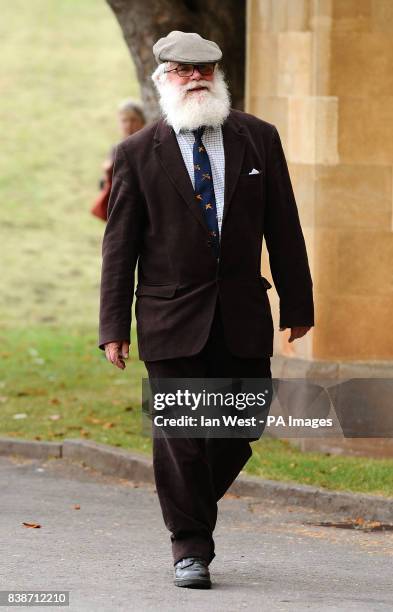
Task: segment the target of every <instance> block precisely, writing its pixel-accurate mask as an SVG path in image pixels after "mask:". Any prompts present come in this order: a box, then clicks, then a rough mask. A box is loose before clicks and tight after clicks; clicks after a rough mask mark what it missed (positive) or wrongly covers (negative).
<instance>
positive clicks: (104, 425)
mask: <svg viewBox="0 0 393 612" xmlns="http://www.w3.org/2000/svg"><path fill="white" fill-rule="evenodd" d="M114 426H115V423H104V424H103V426H102V429H112V427H114Z"/></svg>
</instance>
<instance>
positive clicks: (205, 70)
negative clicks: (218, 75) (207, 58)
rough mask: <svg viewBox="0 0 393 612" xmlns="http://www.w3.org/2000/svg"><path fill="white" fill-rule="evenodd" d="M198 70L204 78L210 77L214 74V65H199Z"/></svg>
mask: <svg viewBox="0 0 393 612" xmlns="http://www.w3.org/2000/svg"><path fill="white" fill-rule="evenodd" d="M197 68H198V70H199V72H200V73H201V74H202V75H203V76H208V75H210V74H213V72H214V64H198V65H197Z"/></svg>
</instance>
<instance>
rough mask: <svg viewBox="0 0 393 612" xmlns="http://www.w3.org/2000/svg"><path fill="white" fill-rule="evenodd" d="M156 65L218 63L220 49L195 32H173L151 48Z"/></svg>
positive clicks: (220, 53) (220, 54) (220, 55)
mask: <svg viewBox="0 0 393 612" xmlns="http://www.w3.org/2000/svg"><path fill="white" fill-rule="evenodd" d="M153 53H154V57H155V58H156V61H157V64H159V63H160V62H182V63H183V64H202V63H205V62H206V63H209V62H218V61H219V60H220V59H221V58H222V51H221V49H220V47H219V46H218V45H217V44H216V43H215V42H213V41H212V40H206V38H202V36H200V35H199V34H196V33H195V32H180V31H179V30H173V31H172V32H169V34H168V35H167V36H164V38H160V39H159V40H157V42H156V44H155V45H154V46H153Z"/></svg>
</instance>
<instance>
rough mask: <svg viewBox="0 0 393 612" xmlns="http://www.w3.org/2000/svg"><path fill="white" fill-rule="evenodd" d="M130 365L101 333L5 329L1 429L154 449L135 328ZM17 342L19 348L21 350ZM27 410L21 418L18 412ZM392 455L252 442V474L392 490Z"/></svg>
mask: <svg viewBox="0 0 393 612" xmlns="http://www.w3.org/2000/svg"><path fill="white" fill-rule="evenodd" d="M132 340H133V341H132V351H131V355H130V359H129V360H128V362H127V367H126V369H125V370H124V371H121V370H118V369H117V368H115V367H114V366H112V365H111V364H109V363H108V362H107V361H106V360H105V358H104V356H103V353H101V352H99V351H98V350H97V348H96V334H95V332H94V331H90V332H88V331H86V330H83V329H77V328H68V329H67V328H66V329H61V330H60V329H58V328H56V327H50V326H46V327H43V326H38V327H31V328H29V329H17V330H16V329H13V330H7V331H6V332H3V333H2V334H0V342H1V347H2V349H1V354H0V356H1V363H2V368H1V380H0V387H1V388H0V394H1V397H0V431H1V432H2V435H4V434H5V435H7V436H10V437H23V438H29V439H39V440H52V441H53V440H62V439H64V438H70V437H72V438H74V437H82V438H85V439H90V440H96V441H98V442H102V443H106V444H111V445H114V446H119V447H122V448H129V449H130V448H132V449H136V450H138V451H141V452H144V453H150V452H151V440H150V438H149V436H147V435H143V431H142V420H141V410H140V405H141V379H142V378H143V377H145V375H146V372H145V369H144V365H143V363H141V362H140V361H138V359H137V355H136V341H135V340H136V339H135V333H133V338H132ZM15 347H17V350H15ZM21 414H22V415H26V416H25V418H22V419H19V418H15V415H21ZM392 468H393V461H391V460H376V459H368V458H360V457H343V456H335V455H331V456H328V455H324V454H322V453H302V452H300V451H299V450H298V449H297V448H296V447H295V446H293V445H292V444H290V443H289V441H287V440H275V439H272V438H268V437H265V436H264V437H263V438H262V440H261V441H259V442H257V443H254V444H253V456H252V458H251V459H250V461H249V463H248V465H247V468H246V471H247V472H248V473H250V474H255V475H258V476H262V477H264V478H270V479H273V480H282V481H294V482H300V483H305V484H311V485H316V486H321V487H324V488H328V489H335V490H349V491H359V492H367V493H374V494H380V495H385V496H391V495H393V487H392Z"/></svg>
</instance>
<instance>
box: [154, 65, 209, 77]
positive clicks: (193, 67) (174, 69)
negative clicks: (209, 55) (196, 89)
mask: <svg viewBox="0 0 393 612" xmlns="http://www.w3.org/2000/svg"><path fill="white" fill-rule="evenodd" d="M216 64H217V62H202V63H200V64H179V65H178V66H176V68H171V69H170V70H165V71H164V72H177V75H178V76H179V77H180V78H181V79H185V78H188V77H190V76H192V75H193V74H194V72H195V68H197V69H198V72H199V74H200V75H201V76H211V75H212V74H213V72H214V70H215V67H216ZM184 66H190V67H191V66H192V72H191V74H183V75H181V74H179V68H182V69H183V70H184ZM200 66H212V67H213V69H212V71H211V72H208V73H207V74H203V72H201V70H200Z"/></svg>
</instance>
